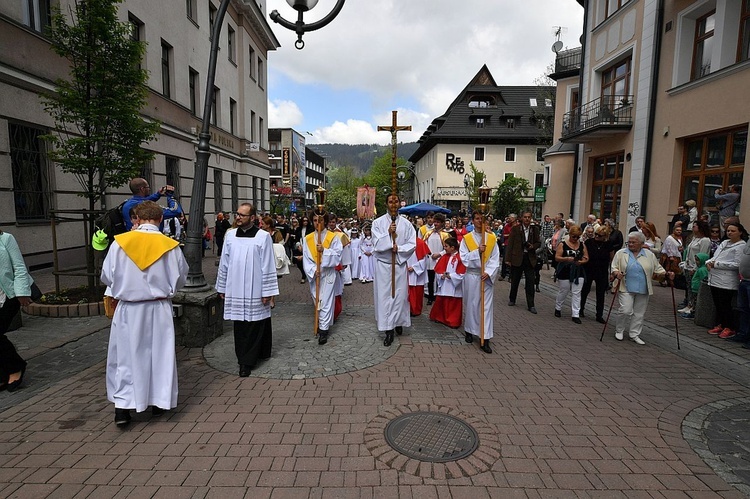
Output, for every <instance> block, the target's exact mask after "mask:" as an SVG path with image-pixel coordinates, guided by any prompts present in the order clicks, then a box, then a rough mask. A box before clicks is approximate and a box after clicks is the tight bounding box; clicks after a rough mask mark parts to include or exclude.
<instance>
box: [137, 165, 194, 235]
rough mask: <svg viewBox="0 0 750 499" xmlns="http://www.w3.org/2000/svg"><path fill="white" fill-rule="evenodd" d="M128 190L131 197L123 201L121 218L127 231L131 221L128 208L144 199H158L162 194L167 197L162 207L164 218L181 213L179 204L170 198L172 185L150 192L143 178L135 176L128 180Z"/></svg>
mask: <svg viewBox="0 0 750 499" xmlns="http://www.w3.org/2000/svg"><path fill="white" fill-rule="evenodd" d="M130 192H132V193H133V197H131V198H130V199H128V200H127V201H125V203H123V205H122V219H123V222H124V223H125V230H126V231H129V230H130V229H131V228H132V226H133V222H132V221H131V220H130V210H131V209H132V208H135V207H136V206H138V205H139V204H141V203H142V202H144V201H154V202H156V201H158V200H159V198H161V197H162V196H166V197H167V208H163V210H162V211H163V212H164V220H169V219H170V218H174V217H177V216H179V215H180V214H181V213H182V210H181V209H180V206H179V205H178V204H177V202H176V201H175V200H174V199H173V198H172V195H173V194H174V187H173V186H171V185H165V186H164V187H162V188H161V189H160V190H159V192H155V193H153V194H151V187H150V186H149V185H148V182H147V181H146V179H145V178H139V177H136V178H134V179H133V180H131V181H130Z"/></svg>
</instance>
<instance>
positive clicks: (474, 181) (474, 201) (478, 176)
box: [469, 161, 494, 212]
mask: <svg viewBox="0 0 750 499" xmlns="http://www.w3.org/2000/svg"><path fill="white" fill-rule="evenodd" d="M469 177H470V178H471V180H470V184H469V199H470V203H469V204H470V205H471V210H472V212H473V210H476V209H477V208H478V206H479V188H480V187H482V186H483V185H484V182H485V179H486V178H487V175H485V174H484V171H483V170H479V169H478V168H477V167H476V166H474V162H473V161H472V162H469ZM493 202H494V200H492V199H491V200H490V206H489V207H488V209H489V210H490V211H492V203H493Z"/></svg>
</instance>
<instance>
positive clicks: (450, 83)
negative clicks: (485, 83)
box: [267, 0, 583, 145]
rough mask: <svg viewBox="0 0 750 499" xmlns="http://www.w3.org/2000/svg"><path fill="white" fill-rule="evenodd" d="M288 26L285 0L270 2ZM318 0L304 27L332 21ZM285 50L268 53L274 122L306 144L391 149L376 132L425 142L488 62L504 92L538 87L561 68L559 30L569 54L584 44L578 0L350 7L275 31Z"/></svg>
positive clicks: (406, 1)
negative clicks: (393, 129) (549, 71)
mask: <svg viewBox="0 0 750 499" xmlns="http://www.w3.org/2000/svg"><path fill="white" fill-rule="evenodd" d="M267 2H268V4H267V11H268V14H269V15H270V13H271V11H273V10H274V9H276V10H278V11H279V13H280V14H281V16H282V17H283V18H284V19H286V20H289V21H296V18H297V15H296V11H294V10H293V9H292V8H291V7H290V6H289V5H288V4H287V2H286V1H285V0H267ZM335 3H336V2H335V0H320V1H319V3H318V5H317V6H316V7H315V8H313V9H312V10H311V11H309V12H308V13H306V14H305V17H304V20H305V23H310V22H314V21H316V20H318V19H320V18H322V17H324V16H325V15H326V14H328V13H329V12H330V11H331V10H332V9H333V6H334V5H335ZM269 23H270V25H271V29H272V30H273V31H274V33H275V35H276V37H277V38H278V39H279V41H280V43H281V47H280V48H279V49H277V50H276V51H271V52H269V53H268V99H269V103H268V104H269V105H268V113H269V116H268V123H269V127H270V128H293V129H295V130H297V131H298V132H300V133H301V134H302V135H304V136H305V138H306V139H307V143H308V144H320V143H343V144H372V143H377V144H381V145H385V144H389V143H390V141H391V134H390V133H389V132H378V131H377V127H378V125H390V124H391V121H392V117H391V111H393V110H396V111H398V124H399V125H411V127H412V131H411V132H399V133H398V141H399V142H413V141H416V140H418V139H419V137H421V136H422V134H423V132H424V131H425V129H426V128H427V126H429V124H430V123H431V122H432V120H433V119H435V118H437V117H438V116H440V115H442V114H443V113H445V111H446V110H447V109H448V106H449V105H450V103H451V102H452V101H453V100H454V99H455V98H456V96H457V95H458V94H459V93H460V92H461V91H462V90H463V89H464V87H465V86H466V85H467V84H468V83H469V81H470V80H471V79H472V78H473V77H474V76H475V75H476V74H477V72H478V71H479V70H480V69H481V68H482V65H484V64H486V65H487V67H488V68H489V70H490V73H492V76H493V77H494V78H495V81H496V82H497V84H498V85H534V84H535V83H534V80H535V79H537V78H539V77H541V76H542V75H543V74H544V73H545V72H546V68H547V67H548V66H549V65H550V64H551V63H553V62H554V59H555V54H554V53H553V52H552V50H551V47H552V44H553V43H554V42H555V41H556V40H557V37H556V36H555V33H554V32H555V27H558V26H562V27H563V30H562V33H561V34H560V40H561V41H562V42H563V47H564V49H567V48H573V47H577V46H579V45H580V43H579V37H580V35H581V31H582V25H583V8H582V7H581V6H580V5H579V4H578V2H576V0H459V1H449V0H348V1H347V2H346V4H345V5H344V8H343V9H342V11H341V12H340V13H339V15H338V17H336V18H335V19H334V20H333V21H332V22H331V23H330V24H329V25H328V26H326V27H324V28H322V29H320V30H317V31H311V32H308V33H306V34H305V35H304V37H303V41H304V42H305V47H304V49H302V50H297V49H296V48H295V47H294V42H295V40H296V35H295V33H293V32H292V31H289V30H287V29H286V28H283V27H282V26H281V25H279V24H276V23H274V22H273V21H271V20H270V18H269Z"/></svg>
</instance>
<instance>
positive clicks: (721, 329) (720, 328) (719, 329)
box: [708, 324, 724, 334]
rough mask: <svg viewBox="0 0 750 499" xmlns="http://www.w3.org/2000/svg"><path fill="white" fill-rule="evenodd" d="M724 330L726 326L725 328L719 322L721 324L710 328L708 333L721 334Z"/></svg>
mask: <svg viewBox="0 0 750 499" xmlns="http://www.w3.org/2000/svg"><path fill="white" fill-rule="evenodd" d="M722 331H724V328H723V327H721V324H719V325H718V326H716V327H715V328H713V329H709V330H708V334H719V333H721V332H722Z"/></svg>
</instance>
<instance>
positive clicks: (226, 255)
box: [216, 203, 279, 378]
mask: <svg viewBox="0 0 750 499" xmlns="http://www.w3.org/2000/svg"><path fill="white" fill-rule="evenodd" d="M235 216H236V217H237V228H236V229H231V230H228V231H227V233H226V235H225V236H224V246H223V247H222V250H221V260H219V273H218V275H217V277H216V291H218V292H219V296H221V297H222V298H223V299H224V319H225V320H229V321H234V351H235V353H236V354H237V363H238V364H239V366H240V377H242V378H244V377H247V376H250V371H251V370H252V369H254V368H255V366H256V364H257V363H258V361H259V360H263V359H267V358H269V357H270V356H271V347H272V340H273V335H272V330H271V298H272V297H274V296H277V295H278V294H279V283H278V280H277V277H276V260H275V258H274V254H273V240H272V239H271V235H270V234H269V233H268V232H266V231H264V230H260V229H259V228H258V227H257V226H256V225H255V218H256V215H255V207H254V206H253V205H251V204H250V203H243V204H241V205H240V206H239V208H237V212H236V213H235Z"/></svg>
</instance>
